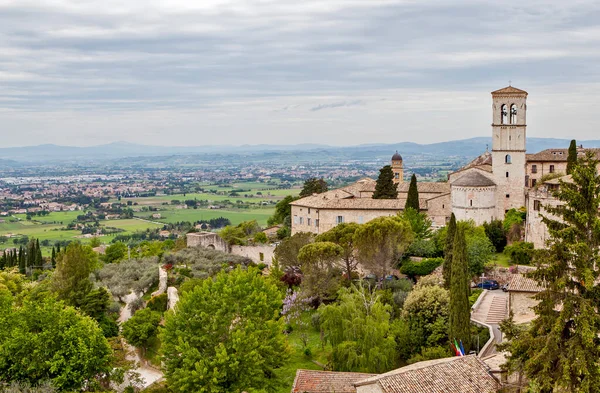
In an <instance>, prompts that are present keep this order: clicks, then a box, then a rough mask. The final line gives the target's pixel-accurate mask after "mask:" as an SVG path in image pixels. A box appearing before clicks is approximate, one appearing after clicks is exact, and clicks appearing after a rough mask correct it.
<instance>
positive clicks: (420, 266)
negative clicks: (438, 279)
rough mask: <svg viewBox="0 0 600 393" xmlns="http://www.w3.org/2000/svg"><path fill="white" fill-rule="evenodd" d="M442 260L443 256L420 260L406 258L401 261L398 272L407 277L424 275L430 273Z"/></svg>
mask: <svg viewBox="0 0 600 393" xmlns="http://www.w3.org/2000/svg"><path fill="white" fill-rule="evenodd" d="M443 262H444V259H443V258H429V259H423V260H422V261H421V262H414V261H411V260H407V261H404V262H403V263H402V267H401V268H400V272H401V273H402V274H406V275H407V276H409V277H416V276H426V275H428V274H431V273H432V272H433V271H434V270H435V269H436V268H437V267H438V266H440V265H441V264H442V263H443Z"/></svg>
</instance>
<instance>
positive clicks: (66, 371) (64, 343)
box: [0, 295, 112, 391]
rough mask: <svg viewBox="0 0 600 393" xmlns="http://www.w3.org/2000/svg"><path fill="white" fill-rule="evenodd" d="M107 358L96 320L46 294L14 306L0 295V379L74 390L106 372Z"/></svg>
mask: <svg viewBox="0 0 600 393" xmlns="http://www.w3.org/2000/svg"><path fill="white" fill-rule="evenodd" d="M2 296H3V295H0V298H1V297H2ZM7 300H8V302H7ZM110 360H111V350H110V346H109V345H108V342H107V341H106V338H104V336H103V335H102V331H101V330H100V328H98V326H97V324H96V322H94V321H93V320H92V319H91V318H89V317H87V316H82V315H81V314H79V313H78V312H77V311H75V309H73V308H72V307H65V306H64V304H63V303H62V302H58V301H56V299H53V298H47V297H40V298H36V299H35V300H33V299H25V300H24V301H23V304H22V305H20V306H19V305H17V304H16V303H15V302H14V300H13V299H11V298H10V297H9V298H6V297H4V301H3V300H1V299H0V380H4V381H21V382H30V383H37V382H38V381H41V380H50V381H51V382H52V384H53V385H54V386H55V387H57V388H58V389H59V390H60V391H78V390H81V389H82V388H84V387H85V388H88V389H89V388H93V387H94V386H95V385H96V381H95V378H96V377H97V376H99V375H103V374H104V375H106V374H109V373H110V371H111V369H112V366H111V363H110Z"/></svg>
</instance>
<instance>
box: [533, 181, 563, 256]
mask: <svg viewBox="0 0 600 393" xmlns="http://www.w3.org/2000/svg"><path fill="white" fill-rule="evenodd" d="M526 201H527V221H526V222H525V241H526V242H530V243H533V245H534V247H535V248H545V247H546V241H547V240H548V239H549V238H550V233H549V232H548V227H546V224H544V223H543V222H542V215H544V216H546V217H548V218H552V219H556V217H555V216H553V215H551V214H549V213H548V212H547V211H546V210H545V209H544V206H552V207H556V206H558V205H560V204H562V202H561V201H559V200H558V199H556V198H554V196H552V192H551V191H549V190H548V189H547V187H546V186H544V185H542V186H540V187H539V188H537V189H535V188H532V189H531V190H529V193H528V194H527V199H526Z"/></svg>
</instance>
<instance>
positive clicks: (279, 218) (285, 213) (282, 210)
mask: <svg viewBox="0 0 600 393" xmlns="http://www.w3.org/2000/svg"><path fill="white" fill-rule="evenodd" d="M296 200H298V198H297V197H294V196H291V195H288V196H286V197H285V198H283V199H282V200H280V201H279V202H277V204H276V205H275V213H273V215H272V216H271V217H269V220H268V221H267V224H268V225H277V224H286V223H287V225H288V226H289V223H290V222H291V219H290V217H291V216H292V205H290V203H292V202H294V201H296Z"/></svg>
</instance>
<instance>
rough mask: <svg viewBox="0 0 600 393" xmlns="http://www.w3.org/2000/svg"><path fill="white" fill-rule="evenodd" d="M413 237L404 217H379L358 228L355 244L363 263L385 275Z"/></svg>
mask: <svg viewBox="0 0 600 393" xmlns="http://www.w3.org/2000/svg"><path fill="white" fill-rule="evenodd" d="M413 239H414V234H413V231H412V229H411V227H410V224H409V223H408V222H407V221H406V220H405V219H403V218H402V217H399V216H396V217H379V218H376V219H374V220H371V221H369V222H367V223H366V224H363V225H361V226H360V228H358V230H357V231H356V234H355V237H354V244H356V247H357V249H358V256H359V260H360V262H361V263H362V265H363V266H365V267H366V268H367V269H369V270H371V271H372V272H375V273H376V274H378V275H379V276H380V277H384V276H386V275H387V274H389V272H390V270H391V269H392V267H393V266H394V265H395V263H396V262H397V261H398V260H399V258H400V257H401V255H402V253H403V252H404V250H405V249H406V248H407V247H408V246H409V245H410V243H411V241H412V240H413Z"/></svg>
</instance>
